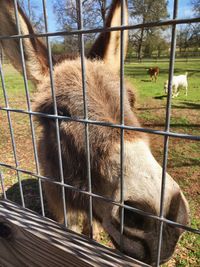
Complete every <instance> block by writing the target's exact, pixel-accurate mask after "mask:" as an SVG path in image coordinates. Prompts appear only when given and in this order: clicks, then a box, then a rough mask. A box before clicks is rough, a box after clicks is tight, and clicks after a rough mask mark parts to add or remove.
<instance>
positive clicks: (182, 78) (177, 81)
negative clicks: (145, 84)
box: [164, 72, 188, 98]
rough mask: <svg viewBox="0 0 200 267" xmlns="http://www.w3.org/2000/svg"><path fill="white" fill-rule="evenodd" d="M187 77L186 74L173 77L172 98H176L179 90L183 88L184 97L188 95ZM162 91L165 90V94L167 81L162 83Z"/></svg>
mask: <svg viewBox="0 0 200 267" xmlns="http://www.w3.org/2000/svg"><path fill="white" fill-rule="evenodd" d="M187 75H188V73H187V72H186V73H185V75H178V76H173V79H172V98H174V97H177V96H178V95H179V91H180V88H185V95H186V96H187V93H188V81H187ZM164 90H165V93H166V94H167V91H168V80H167V81H166V82H165V83H164Z"/></svg>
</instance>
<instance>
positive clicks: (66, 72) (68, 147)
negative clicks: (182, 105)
mask: <svg viewBox="0 0 200 267" xmlns="http://www.w3.org/2000/svg"><path fill="white" fill-rule="evenodd" d="M19 18H20V25H21V33H22V34H29V33H33V30H32V27H31V25H30V23H29V22H28V20H27V18H26V16H25V15H24V14H23V12H22V10H21V9H20V8H19ZM120 18H121V1H120V0H114V1H113V3H112V7H111V10H110V12H109V15H108V18H107V25H106V26H107V27H112V26H117V25H120V20H121V19H120ZM125 18H126V23H127V20H128V15H127V6H126V9H125ZM0 25H4V26H3V27H1V28H0V34H1V35H15V34H17V29H16V24H15V19H14V8H13V4H12V1H11V0H1V1H0ZM127 40H128V38H127V32H126V33H125V50H126V47H127ZM1 43H2V46H3V48H4V51H5V53H6V54H7V56H8V57H9V58H10V59H11V62H12V63H13V65H14V66H15V67H16V68H17V69H18V70H21V67H20V66H21V59H20V49H19V41H18V40H17V39H15V40H12V41H11V40H5V39H4V40H2V41H1ZM23 47H24V54H25V59H26V69H27V75H28V77H29V78H30V79H31V80H32V81H33V82H34V83H36V84H37V88H38V93H37V96H36V98H35V107H34V110H35V111H37V112H42V113H48V114H54V105H53V101H52V96H51V85H50V81H49V75H48V72H49V66H48V58H47V49H46V47H45V46H44V45H43V43H42V42H41V41H40V40H39V39H37V38H31V39H28V38H24V39H23ZM89 58H90V59H86V60H85V65H86V87H87V99H88V101H87V102H88V117H89V119H90V120H93V121H101V122H105V123H108V122H109V123H113V124H120V93H119V87H120V82H119V77H118V75H117V72H118V71H119V69H120V32H118V31H112V32H110V33H109V32H107V33H101V34H100V35H99V37H98V38H97V40H96V42H95V44H94V45H93V47H92V49H91V51H90V53H89ZM53 76H54V86H55V92H56V101H57V109H58V115H60V116H63V119H59V122H58V124H57V125H58V127H59V131H60V140H61V154H62V165H63V175H64V180H65V183H67V184H69V185H73V186H76V187H77V188H79V189H81V190H88V182H87V159H86V158H87V157H86V154H87V153H86V145H85V124H83V123H81V122H80V120H81V119H84V103H83V93H82V72H81V64H80V59H77V60H73V61H64V62H63V63H60V64H59V65H55V66H54V74H53ZM133 103H134V93H133V91H131V90H130V88H128V87H126V88H125V96H124V120H125V125H128V126H139V122H138V120H137V118H136V116H135V114H134V111H133V108H132V107H133ZM64 116H66V117H67V118H68V119H64ZM73 118H76V119H79V122H74V121H72V120H70V119H73ZM38 119H39V122H40V123H41V126H42V133H41V140H40V142H39V147H38V149H39V156H40V164H41V167H42V170H43V174H44V175H45V176H47V177H50V178H52V179H57V180H59V179H60V172H59V162H58V145H57V142H56V120H55V119H53V118H52V119H49V118H45V117H42V116H41V117H38ZM88 129H89V150H90V165H91V180H92V192H93V193H95V194H99V195H102V196H105V197H108V198H110V199H112V200H114V201H115V202H118V201H120V175H121V174H120V170H121V169H120V135H121V130H120V129H119V128H113V127H105V126H102V125H101V126H100V125H94V124H92V125H89V126H88ZM123 176H124V203H125V204H126V205H128V206H131V207H134V208H137V209H140V210H142V211H145V212H148V213H151V214H152V215H159V211H160V195H161V180H162V168H161V167H160V166H159V164H158V163H157V161H156V160H155V158H154V157H153V155H152V154H151V151H150V148H149V145H148V140H147V137H146V135H145V134H143V133H139V132H135V131H130V130H124V173H123ZM45 193H46V197H47V201H48V204H49V207H50V209H51V210H52V212H53V213H54V214H55V216H56V218H57V220H62V219H63V211H62V201H61V197H60V194H61V189H60V188H59V187H56V186H55V185H52V184H51V183H45ZM66 199H67V206H68V209H70V210H71V212H72V210H81V211H85V212H87V209H88V197H86V196H84V195H83V194H81V193H75V192H72V191H68V190H66ZM93 213H94V216H95V218H96V219H97V220H98V221H99V222H100V223H101V225H102V226H103V228H104V229H105V230H106V231H107V232H108V233H109V235H110V236H111V238H112V240H113V242H114V243H115V244H116V246H119V244H120V214H121V211H120V207H119V206H116V205H114V204H112V203H106V202H103V201H102V200H100V199H98V198H93ZM163 213H164V217H165V218H167V219H169V220H172V221H175V222H178V223H182V224H187V223H188V217H189V216H188V213H189V209H188V204H187V201H186V199H185V197H184V196H183V194H182V192H181V190H180V187H179V186H178V184H177V183H176V182H175V181H174V180H173V179H172V178H171V177H170V175H168V174H167V175H166V185H165V199H164V207H163ZM181 233H182V231H181V230H180V229H178V228H174V227H171V226H169V225H164V228H163V243H162V251H161V261H162V262H164V261H166V260H167V259H168V258H169V257H170V256H171V255H172V253H173V251H174V248H175V245H176V243H177V241H178V238H179V236H180V234H181ZM158 236H159V222H158V221H157V220H155V219H153V218H149V217H145V216H143V215H140V214H138V213H135V212H133V211H131V210H129V209H125V210H124V231H123V250H124V252H125V253H127V254H129V255H131V256H134V257H136V258H137V259H140V260H143V261H145V262H148V263H150V264H154V263H155V261H156V253H157V241H158Z"/></svg>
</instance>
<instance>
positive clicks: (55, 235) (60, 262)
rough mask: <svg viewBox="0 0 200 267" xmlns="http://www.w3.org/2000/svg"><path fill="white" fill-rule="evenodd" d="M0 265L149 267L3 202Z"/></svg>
mask: <svg viewBox="0 0 200 267" xmlns="http://www.w3.org/2000/svg"><path fill="white" fill-rule="evenodd" d="M0 266H1V267H4V266H5V267H22V266H23V267H26V266H36V267H45V266H48V267H51V266H52V267H61V266H62V267H63V266H66V267H73V266H78V267H90V266H91V267H95V266H96V267H99V266H108V267H123V266H126V267H131V266H147V265H145V264H142V263H141V264H140V263H139V262H138V261H136V260H133V259H131V258H129V257H127V256H124V255H122V254H121V253H119V252H117V251H115V250H113V249H109V248H105V247H103V246H101V245H99V244H97V243H96V242H93V241H91V240H90V239H88V238H86V237H83V236H81V235H78V234H74V233H72V232H71V231H67V230H66V229H63V228H62V227H61V226H59V225H58V224H57V223H55V222H53V221H51V220H49V219H47V218H42V217H41V216H39V215H37V214H35V213H33V212H30V211H28V210H25V209H22V208H21V207H19V206H16V205H15V204H13V203H11V202H8V201H0Z"/></svg>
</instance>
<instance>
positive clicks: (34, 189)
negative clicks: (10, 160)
mask: <svg viewBox="0 0 200 267" xmlns="http://www.w3.org/2000/svg"><path fill="white" fill-rule="evenodd" d="M21 184H22V188H23V195H24V202H25V207H26V208H28V209H30V210H32V211H35V212H37V213H39V214H41V215H42V208H41V201H40V193H39V183H38V180H37V179H27V180H23V181H22V182H21ZM6 196H7V198H8V199H9V200H11V201H13V202H15V203H16V204H19V205H22V201H21V195H20V187H19V183H15V184H14V185H13V186H11V187H10V188H9V189H8V190H7V191H6ZM43 198H44V195H43ZM44 210H45V216H46V217H48V218H51V219H53V216H52V215H51V214H50V212H49V211H48V209H47V202H46V200H45V199H44Z"/></svg>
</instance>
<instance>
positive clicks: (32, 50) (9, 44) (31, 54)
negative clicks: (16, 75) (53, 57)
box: [0, 0, 49, 83]
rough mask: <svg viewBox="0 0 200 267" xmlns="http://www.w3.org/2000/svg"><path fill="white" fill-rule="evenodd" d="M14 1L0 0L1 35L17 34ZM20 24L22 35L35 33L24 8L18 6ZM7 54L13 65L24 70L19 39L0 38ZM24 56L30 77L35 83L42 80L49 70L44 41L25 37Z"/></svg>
mask: <svg viewBox="0 0 200 267" xmlns="http://www.w3.org/2000/svg"><path fill="white" fill-rule="evenodd" d="M13 3H14V1H12V0H0V25H1V26H0V36H11V35H17V34H18V29H17V25H16V18H15V9H14V4H13ZM18 14H19V16H18V17H19V24H20V31H21V34H22V35H26V34H30V35H33V34H34V30H33V28H32V26H31V23H30V22H29V20H28V18H27V17H26V15H25V14H24V12H23V10H22V9H21V8H20V7H19V6H18ZM0 42H1V45H2V47H3V50H4V52H5V54H6V56H7V57H8V58H9V59H10V61H11V63H12V64H13V66H14V67H15V68H16V69H17V70H19V71H20V72H22V63H21V54H20V41H19V39H9V40H8V39H2V40H0ZM22 42H23V48H24V57H25V62H26V70H27V76H28V79H30V80H32V81H33V82H34V83H38V82H40V81H41V80H42V78H43V76H44V74H46V73H47V72H48V68H49V67H48V52H47V48H46V46H45V45H44V43H43V42H42V41H41V40H39V39H38V38H36V37H33V38H23V41H22Z"/></svg>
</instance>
